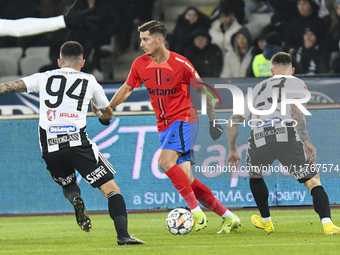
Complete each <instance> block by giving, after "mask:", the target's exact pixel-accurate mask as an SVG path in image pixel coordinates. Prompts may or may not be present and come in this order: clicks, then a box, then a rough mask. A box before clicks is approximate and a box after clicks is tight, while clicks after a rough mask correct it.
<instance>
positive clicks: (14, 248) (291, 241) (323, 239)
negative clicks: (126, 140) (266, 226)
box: [0, 209, 340, 255]
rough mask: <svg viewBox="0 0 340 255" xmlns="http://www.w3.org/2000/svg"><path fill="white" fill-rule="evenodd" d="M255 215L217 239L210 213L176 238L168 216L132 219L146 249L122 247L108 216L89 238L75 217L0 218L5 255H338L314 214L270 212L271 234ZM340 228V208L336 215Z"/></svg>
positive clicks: (334, 239) (98, 219)
mask: <svg viewBox="0 0 340 255" xmlns="http://www.w3.org/2000/svg"><path fill="white" fill-rule="evenodd" d="M255 213H258V211H256V210H243V211H242V210H241V211H237V212H236V214H237V215H238V216H239V218H240V219H241V221H242V227H241V228H240V229H239V230H238V231H237V232H235V233H232V234H229V235H227V234H216V232H217V231H218V230H219V226H220V223H221V219H220V218H219V217H218V216H217V215H216V214H214V213H211V212H207V217H208V228H206V229H205V230H202V231H200V232H194V231H192V232H191V233H189V234H188V235H184V236H180V235H179V236H174V235H172V234H170V232H168V230H167V229H166V227H165V219H166V216H167V213H149V214H144V213H143V214H129V232H130V234H132V235H135V236H136V237H137V238H140V239H142V240H144V241H145V242H147V244H146V245H137V246H118V245H117V241H116V232H115V231H114V226H113V225H114V224H113V222H112V221H111V219H110V217H109V215H97V214H96V215H91V213H90V216H91V220H92V225H93V227H92V231H91V232H89V233H85V232H83V231H81V230H80V228H79V227H78V226H77V224H76V220H75V217H74V216H70V215H68V216H39V217H36V216H35V217H0V255H2V254H6V255H7V254H25V255H27V254H34V255H35V254H37V255H39V254H67V255H68V254H70V255H73V254H82V255H86V254H100V255H105V254H129V255H130V254H148V255H150V254H186V255H189V254H233V255H235V254H242V255H245V254H247V255H248V254H261V255H263V254H275V255H280V254H299V255H301V254H313V255H317V254H339V250H340V236H326V235H325V234H324V233H323V229H322V225H321V223H320V220H319V218H318V216H317V214H316V213H315V212H314V210H272V220H273V224H274V227H275V232H274V233H273V234H271V235H267V234H266V233H265V232H264V231H262V230H259V229H256V228H255V227H254V226H253V225H252V224H251V222H250V217H251V215H252V214H255ZM332 218H333V220H334V223H335V224H337V225H338V226H339V225H340V209H333V210H332Z"/></svg>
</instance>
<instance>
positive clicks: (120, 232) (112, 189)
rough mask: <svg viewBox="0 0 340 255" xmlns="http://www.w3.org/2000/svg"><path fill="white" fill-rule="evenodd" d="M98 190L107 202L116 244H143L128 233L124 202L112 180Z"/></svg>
mask: <svg viewBox="0 0 340 255" xmlns="http://www.w3.org/2000/svg"><path fill="white" fill-rule="evenodd" d="M99 190H100V191H101V192H102V193H103V194H104V196H105V197H106V198H107V200H108V208H109V214H110V217H111V219H112V220H113V222H114V224H115V228H116V232H117V243H118V244H119V245H133V244H145V242H144V241H142V240H140V239H138V238H135V237H132V236H130V235H129V233H128V223H127V222H128V220H127V212H126V205H125V200H124V197H123V196H122V194H121V193H120V189H119V187H118V185H117V184H116V182H115V181H114V179H112V180H110V181H108V182H106V183H104V184H103V185H101V186H100V187H99Z"/></svg>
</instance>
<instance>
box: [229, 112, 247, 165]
mask: <svg viewBox="0 0 340 255" xmlns="http://www.w3.org/2000/svg"><path fill="white" fill-rule="evenodd" d="M244 119H245V118H244V117H243V116H241V115H232V116H231V117H230V119H229V120H228V123H227V139H228V145H229V155H228V157H227V166H229V165H234V166H238V165H239V164H240V163H241V157H240V154H239V153H238V150H237V143H236V140H237V135H238V125H239V124H236V123H241V122H243V121H244Z"/></svg>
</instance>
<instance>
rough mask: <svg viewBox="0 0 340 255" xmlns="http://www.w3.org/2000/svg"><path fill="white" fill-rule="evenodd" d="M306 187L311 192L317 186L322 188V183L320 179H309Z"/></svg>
mask: <svg viewBox="0 0 340 255" xmlns="http://www.w3.org/2000/svg"><path fill="white" fill-rule="evenodd" d="M304 185H305V186H306V188H307V189H308V190H309V191H311V190H312V189H313V188H314V187H316V186H322V185H321V181H320V178H315V177H313V178H312V179H309V180H308V181H306V182H305V183H304Z"/></svg>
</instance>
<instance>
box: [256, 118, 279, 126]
mask: <svg viewBox="0 0 340 255" xmlns="http://www.w3.org/2000/svg"><path fill="white" fill-rule="evenodd" d="M280 122H281V119H280V118H278V117H274V118H271V119H266V120H261V122H258V123H257V128H264V127H273V126H275V124H278V123H280Z"/></svg>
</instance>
